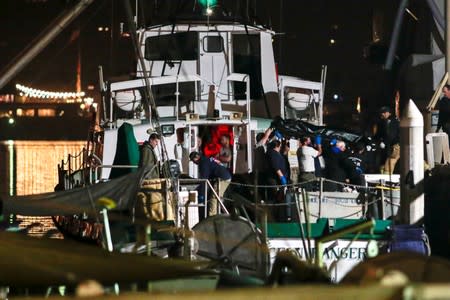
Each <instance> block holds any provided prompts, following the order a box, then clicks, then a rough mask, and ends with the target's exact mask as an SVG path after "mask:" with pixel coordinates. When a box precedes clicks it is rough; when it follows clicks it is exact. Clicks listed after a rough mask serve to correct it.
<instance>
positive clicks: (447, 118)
mask: <svg viewBox="0 0 450 300" xmlns="http://www.w3.org/2000/svg"><path fill="white" fill-rule="evenodd" d="M442 92H443V93H444V96H443V97H442V98H441V100H439V102H438V109H439V119H438V124H437V128H436V132H439V130H440V129H441V128H442V131H443V132H445V133H446V134H448V135H449V136H450V84H446V85H444V87H443V88H442Z"/></svg>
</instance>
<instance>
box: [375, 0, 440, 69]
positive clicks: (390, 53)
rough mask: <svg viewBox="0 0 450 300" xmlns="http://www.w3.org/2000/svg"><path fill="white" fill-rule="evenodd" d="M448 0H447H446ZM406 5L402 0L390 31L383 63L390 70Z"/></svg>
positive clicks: (405, 0)
mask: <svg viewBox="0 0 450 300" xmlns="http://www.w3.org/2000/svg"><path fill="white" fill-rule="evenodd" d="M446 1H448V0H446ZM407 5H408V0H402V2H401V3H400V5H399V7H398V10H397V17H396V18H395V24H394V30H393V31H392V36H391V43H390V44H389V50H388V54H387V57H386V63H385V65H384V69H385V70H390V69H391V68H392V63H393V62H394V57H395V52H396V51H397V44H398V39H399V36H400V30H401V28H402V23H403V15H404V12H405V8H406V6H407Z"/></svg>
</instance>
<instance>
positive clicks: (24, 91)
mask: <svg viewBox="0 0 450 300" xmlns="http://www.w3.org/2000/svg"><path fill="white" fill-rule="evenodd" d="M16 89H17V90H19V93H20V94H21V95H23V96H25V97H32V98H41V99H49V98H52V99H54V98H64V99H66V100H68V99H70V98H81V97H84V95H85V92H83V91H81V92H51V91H43V90H37V89H34V88H31V87H27V86H24V85H21V84H16Z"/></svg>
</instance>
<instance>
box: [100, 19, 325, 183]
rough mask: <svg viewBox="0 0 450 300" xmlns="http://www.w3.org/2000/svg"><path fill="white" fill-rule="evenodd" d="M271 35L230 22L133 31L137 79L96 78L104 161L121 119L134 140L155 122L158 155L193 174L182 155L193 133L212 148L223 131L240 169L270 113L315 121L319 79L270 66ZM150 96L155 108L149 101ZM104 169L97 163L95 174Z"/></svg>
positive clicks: (245, 167) (193, 143)
mask: <svg viewBox="0 0 450 300" xmlns="http://www.w3.org/2000/svg"><path fill="white" fill-rule="evenodd" d="M274 34H275V33H274V32H273V31H271V30H268V29H266V28H264V27H259V26H249V25H242V24H237V23H221V24H211V23H210V24H205V23H199V24H192V23H191V24H187V23H186V24H175V25H164V26H155V27H150V28H145V29H141V30H139V31H138V35H137V37H138V41H139V43H140V50H141V53H142V58H143V59H142V60H140V61H143V63H138V65H137V69H136V78H133V79H130V80H126V81H120V82H108V81H107V82H104V83H103V85H104V87H105V89H104V91H105V97H104V102H105V104H106V107H105V112H104V114H105V115H106V116H107V118H108V120H107V124H108V126H107V128H106V129H105V132H104V143H105V147H104V148H103V149H104V153H103V161H102V163H103V165H112V162H113V160H114V154H115V152H114V151H112V150H114V149H115V148H116V143H117V129H118V128H119V127H120V125H121V124H123V123H125V122H127V123H130V124H132V125H133V129H134V134H135V137H136V139H137V141H138V142H139V143H143V142H144V141H145V140H146V139H147V138H148V134H147V130H148V129H149V128H154V127H160V129H161V132H162V135H163V137H164V143H165V146H166V150H165V152H167V153H162V156H163V158H165V159H177V160H179V161H180V164H181V165H182V166H183V170H182V171H183V173H186V174H189V175H190V176H195V175H196V166H193V165H192V164H191V165H189V161H188V157H189V153H190V152H191V151H194V150H198V149H199V144H198V139H197V137H200V138H203V139H205V138H206V142H207V143H208V147H213V146H211V143H213V144H214V143H216V146H218V144H217V142H218V137H219V133H220V132H226V134H227V135H228V137H229V138H230V144H231V146H232V148H233V160H232V164H231V170H232V172H233V173H247V172H251V171H252V148H253V144H254V140H255V135H256V133H257V132H260V131H264V130H265V129H266V128H268V127H269V126H270V120H272V119H273V118H274V117H276V116H282V117H283V118H293V117H294V118H299V119H302V120H305V121H308V122H311V123H313V124H317V125H321V124H322V113H321V112H322V94H323V86H322V83H321V82H313V81H306V80H302V79H300V78H296V77H291V76H281V75H279V74H278V73H277V66H276V63H275V60H274V53H273V47H272V39H273V36H274ZM153 101H154V103H155V106H154V107H155V108H156V111H155V109H153V111H152V106H150V105H149V104H148V103H151V102H153ZM202 147H206V146H205V144H203V146H202ZM213 148H214V147H213ZM202 150H205V149H202ZM213 152H214V151H213ZM204 153H206V152H204ZM108 175H109V171H108V170H104V172H103V173H102V176H101V178H108Z"/></svg>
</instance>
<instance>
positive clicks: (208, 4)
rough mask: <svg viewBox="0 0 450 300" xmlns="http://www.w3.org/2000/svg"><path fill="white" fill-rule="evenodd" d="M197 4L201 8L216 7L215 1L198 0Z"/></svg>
mask: <svg viewBox="0 0 450 300" xmlns="http://www.w3.org/2000/svg"><path fill="white" fill-rule="evenodd" d="M198 3H200V5H201V6H203V7H213V6H216V4H217V0H198Z"/></svg>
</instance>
